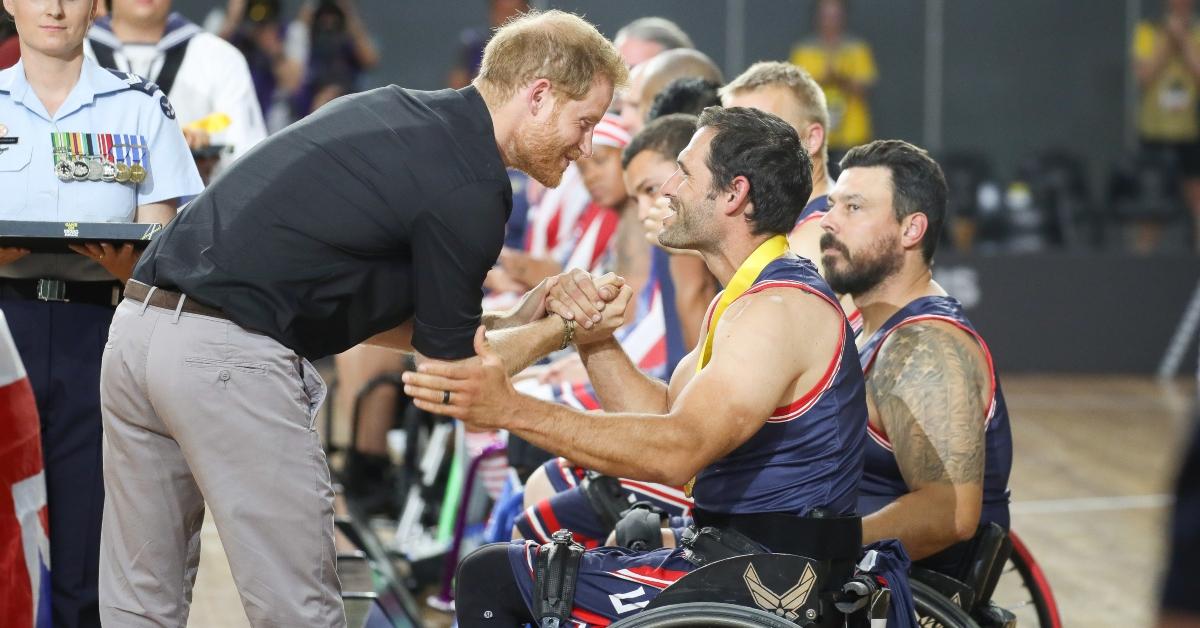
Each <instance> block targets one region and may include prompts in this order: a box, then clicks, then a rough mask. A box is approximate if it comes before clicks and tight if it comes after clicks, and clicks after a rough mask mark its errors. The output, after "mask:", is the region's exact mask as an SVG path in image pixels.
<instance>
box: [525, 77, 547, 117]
mask: <svg viewBox="0 0 1200 628" xmlns="http://www.w3.org/2000/svg"><path fill="white" fill-rule="evenodd" d="M525 98H526V103H527V105H528V106H529V113H530V114H531V115H533V116H537V115H538V114H539V113H541V112H542V110H543V109H545V108H547V107H551V108H552V107H553V106H554V89H553V86H552V85H551V84H550V80H549V79H544V78H540V79H536V80H534V81H532V82H531V83H529V84H528V85H526V86H525Z"/></svg>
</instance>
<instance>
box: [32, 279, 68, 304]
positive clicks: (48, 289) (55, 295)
mask: <svg viewBox="0 0 1200 628" xmlns="http://www.w3.org/2000/svg"><path fill="white" fill-rule="evenodd" d="M37 298H38V300H39V301H57V302H60V303H67V302H68V299H67V282H65V281H63V280H61V279H38V282H37Z"/></svg>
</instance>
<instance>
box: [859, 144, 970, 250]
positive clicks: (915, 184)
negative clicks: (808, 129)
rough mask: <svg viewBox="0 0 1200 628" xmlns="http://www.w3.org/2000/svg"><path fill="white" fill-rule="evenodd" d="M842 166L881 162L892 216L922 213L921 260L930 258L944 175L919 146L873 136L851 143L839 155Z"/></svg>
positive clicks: (941, 218) (942, 209)
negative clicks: (925, 222)
mask: <svg viewBox="0 0 1200 628" xmlns="http://www.w3.org/2000/svg"><path fill="white" fill-rule="evenodd" d="M840 165H841V167H842V170H846V169H848V168H870V167H872V166H882V167H884V168H887V169H888V170H890V171H891V173H892V206H893V209H894V210H895V212H896V220H903V219H904V217H905V216H908V215H909V214H916V213H922V214H925V217H926V218H928V219H929V228H928V229H926V230H925V236H924V238H923V239H922V240H921V254H922V255H923V256H924V257H925V263H927V264H928V263H931V262H932V261H933V254H934V252H935V251H937V243H938V238H940V237H941V235H942V225H943V224H945V222H946V177H945V175H943V174H942V167H941V166H939V165H938V163H937V162H936V161H934V160H933V158H932V157H930V156H929V153H928V152H926V151H925V149H923V148H919V147H917V146H913V145H912V144H909V143H908V142H905V141H903V140H875V141H874V142H871V143H869V144H863V145H862V146H855V147H854V148H851V149H850V150H849V152H847V153H846V156H845V157H842V162H841V164H840Z"/></svg>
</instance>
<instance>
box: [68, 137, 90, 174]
mask: <svg viewBox="0 0 1200 628" xmlns="http://www.w3.org/2000/svg"><path fill="white" fill-rule="evenodd" d="M67 136H68V139H69V142H70V146H71V178H72V179H75V180H76V181H87V178H88V173H89V172H91V168H89V167H88V164H87V160H86V159H84V145H83V137H82V136H81V134H79V133H68V134H67Z"/></svg>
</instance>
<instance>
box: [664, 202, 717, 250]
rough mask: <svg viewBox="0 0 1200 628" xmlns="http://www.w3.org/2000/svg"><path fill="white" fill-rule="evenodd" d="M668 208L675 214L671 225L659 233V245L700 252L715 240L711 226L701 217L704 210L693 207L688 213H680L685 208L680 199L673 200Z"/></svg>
mask: <svg viewBox="0 0 1200 628" xmlns="http://www.w3.org/2000/svg"><path fill="white" fill-rule="evenodd" d="M709 204H710V205H711V201H709ZM668 207H670V209H671V211H673V212H675V214H674V215H673V216H672V217H671V224H670V225H669V226H665V227H663V229H662V231H660V232H659V234H658V243H659V244H661V245H663V246H665V247H668V248H672V249H691V250H695V251H699V250H701V249H702V248H703V247H704V246H705V245H707V244H710V243H711V242H712V241H713V240H714V237H713V234H712V233H711V229H710V228H709V227H710V226H709V225H708V224H706V223H705V222H704V221H703V219H702V218H701V217H700V213H701V212H702V211H703V209H701V208H695V207H692V208H689V209H688V210H687V211H686V212H685V211H680V210H682V209H683V207H682V204H681V203H680V201H679V199H678V198H672V199H671V201H670V203H669V204H668Z"/></svg>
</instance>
